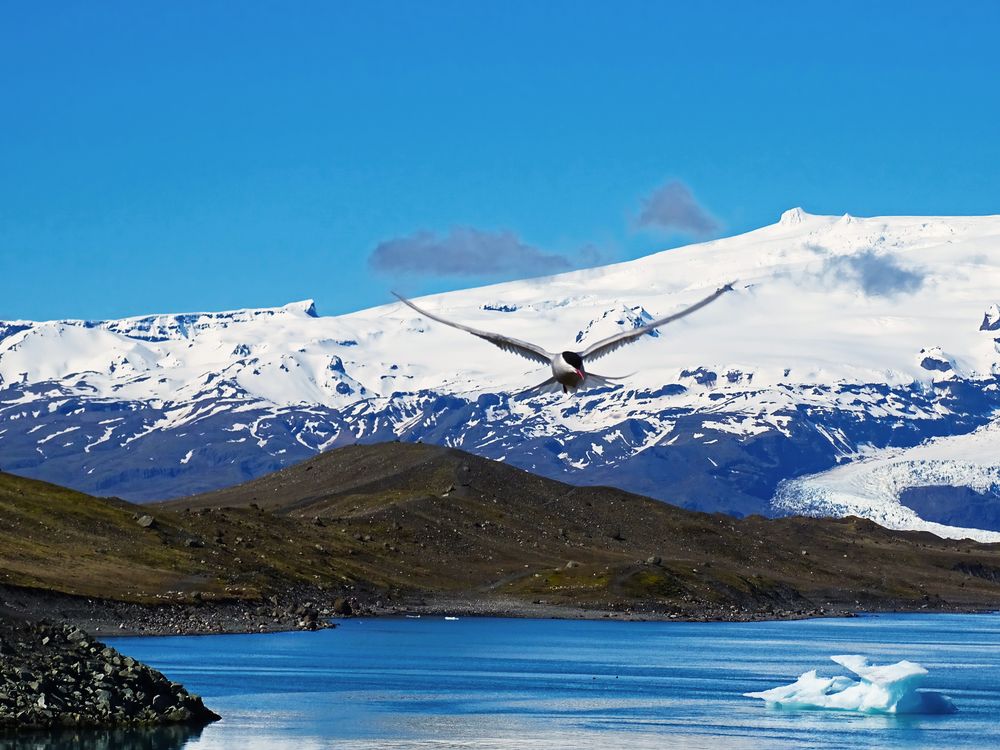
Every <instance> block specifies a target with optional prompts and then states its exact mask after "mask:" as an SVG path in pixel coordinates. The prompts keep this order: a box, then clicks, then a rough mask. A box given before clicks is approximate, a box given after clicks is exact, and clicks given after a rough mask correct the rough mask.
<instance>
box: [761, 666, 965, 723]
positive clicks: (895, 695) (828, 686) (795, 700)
mask: <svg viewBox="0 0 1000 750" xmlns="http://www.w3.org/2000/svg"><path fill="white" fill-rule="evenodd" d="M830 658H831V659H833V661H835V662H836V663H837V664H839V665H841V666H842V667H845V668H846V669H848V670H849V671H851V672H853V673H854V674H856V675H857V676H858V677H860V678H861V679H860V680H855V679H852V678H850V677H843V676H840V677H820V676H818V675H817V674H816V670H815V669H812V670H810V671H808V672H806V673H805V674H803V675H802V676H801V677H799V679H797V680H796V681H795V682H793V683H792V684H791V685H782V686H781V687H776V688H771V689H770V690H764V691H762V692H759V693H744V694H743V695H745V696H746V697H747V698H761V699H763V700H764V701H766V702H767V704H768V705H769V706H776V707H780V708H806V709H830V710H834V711H859V712H862V713H868V714H950V713H954V712H955V711H956V710H957V709H956V708H955V704H954V703H952V702H951V699H950V698H948V697H947V696H945V695H942V694H941V693H935V692H933V691H929V690H918V689H917V688H918V687H919V686H920V685H921V683H923V681H924V677H926V676H927V670H926V669H924V668H923V667H922V666H920V665H919V664H917V663H915V662H912V661H900V662H896V663H895V664H886V665H884V666H875V665H873V664H870V663H869V662H868V659H867V658H866V657H864V656H831V657H830Z"/></svg>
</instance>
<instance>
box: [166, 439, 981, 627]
mask: <svg viewBox="0 0 1000 750" xmlns="http://www.w3.org/2000/svg"><path fill="white" fill-rule="evenodd" d="M254 506H255V507H259V508H260V509H261V512H262V514H263V515H265V516H267V517H273V518H274V519H276V520H277V519H284V520H285V522H288V521H297V522H299V524H300V529H302V530H304V531H303V533H302V534H301V537H300V542H301V546H300V549H301V548H304V547H306V545H318V546H319V547H321V548H322V549H323V550H324V553H323V554H324V555H325V558H326V560H327V563H328V565H329V574H331V575H340V576H341V580H344V581H347V580H348V579H350V580H354V581H361V580H364V581H367V582H370V583H372V584H374V585H376V586H377V587H379V588H380V589H383V590H385V591H389V592H395V594H396V595H397V596H399V595H402V596H404V597H407V596H409V597H411V598H412V597H413V596H415V595H419V594H422V593H438V594H451V595H462V596H467V597H479V598H481V599H483V600H487V599H490V598H493V597H500V596H506V597H509V598H514V599H518V600H524V601H528V602H530V601H538V600H541V601H544V602H547V603H554V604H573V605H581V606H593V607H597V608H609V607H610V608H626V607H627V608H633V609H640V610H646V611H657V612H666V611H677V612H680V613H681V614H684V613H685V612H690V611H696V610H697V611H706V610H708V611H716V610H719V609H729V608H733V607H735V608H737V609H740V610H742V609H743V608H746V609H748V610H753V611H756V612H765V613H766V612H769V611H788V610H793V611H804V610H808V609H811V608H818V607H831V606H832V607H847V608H852V609H858V608H873V609H889V608H919V607H924V606H927V607H933V608H937V607H995V606H997V605H998V604H1000V545H992V546H991V545H981V544H976V543H974V542H971V541H961V542H956V541H947V540H942V539H939V538H937V537H934V536H932V535H930V534H926V533H919V532H890V531H887V530H885V529H883V528H881V527H879V526H877V525H875V524H874V523H871V522H869V521H864V520H861V519H856V518H850V519H843V520H818V519H805V518H789V519H778V520H766V519H763V518H760V517H750V518H747V519H742V520H736V519H733V518H731V517H728V516H723V515H707V514H702V513H696V512H691V511H686V510H683V509H680V508H677V507H673V506H670V505H667V504H664V503H661V502H658V501H654V500H650V499H648V498H644V497H640V496H636V495H632V494H629V493H627V492H623V491H620V490H615V489H608V488H600V487H573V486H569V485H566V484H562V483H560V482H556V481H553V480H549V479H543V478H541V477H538V476H535V475H532V474H529V473H527V472H524V471H521V470H519V469H514V468H512V467H509V466H506V465H504V464H503V463H498V462H494V461H489V460H485V459H481V458H477V457H475V456H471V455H469V454H466V453H463V452H461V451H457V450H451V449H445V448H440V447H436V446H429V445H414V444H404V443H383V444H380V445H371V446H350V447H345V448H341V449H339V450H335V451H332V452H330V453H327V454H323V455H320V456H317V457H315V458H313V459H310V460H308V461H306V462H304V463H301V464H298V465H297V466H294V467H291V468H288V469H285V470H283V471H280V472H277V473H275V474H271V475H269V476H267V477H263V478H261V479H257V480H254V481H252V482H248V483H246V484H243V485H240V486H238V487H233V488H230V489H226V490H222V491H218V492H214V493H209V494H205V495H199V496H194V497H190V498H186V499H181V500H176V501H171V502H168V503H164V504H161V505H160V506H158V507H159V509H160V511H161V512H163V511H172V512H175V513H176V512H178V511H182V510H185V509H190V510H193V511H195V514H189V515H199V514H200V517H211V516H213V515H215V514H222V515H225V514H233V513H237V512H240V511H241V509H242V511H243V512H245V511H246V510H247V509H250V508H252V507H254ZM227 509H228V510H227ZM315 540H319V541H315ZM323 577H324V578H325V577H326V575H324V576H323Z"/></svg>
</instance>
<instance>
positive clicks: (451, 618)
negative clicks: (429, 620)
mask: <svg viewBox="0 0 1000 750" xmlns="http://www.w3.org/2000/svg"><path fill="white" fill-rule="evenodd" d="M444 619H446V620H457V619H458V618H457V617H445V618H444Z"/></svg>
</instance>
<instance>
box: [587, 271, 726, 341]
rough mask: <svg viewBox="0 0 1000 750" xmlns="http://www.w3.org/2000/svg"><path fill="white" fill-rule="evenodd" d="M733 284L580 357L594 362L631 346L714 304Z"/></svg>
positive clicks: (617, 335)
mask: <svg viewBox="0 0 1000 750" xmlns="http://www.w3.org/2000/svg"><path fill="white" fill-rule="evenodd" d="M733 283H735V282H731V283H729V284H726V285H725V286H722V287H719V288H718V289H716V290H715V291H714V292H712V293H711V294H710V295H708V296H707V297H705V299H703V300H701V301H700V302H695V303H694V304H693V305H691V307H687V308H685V309H683V310H681V311H680V312H676V313H674V314H673V315H668V316H667V317H665V318H660V319H659V320H654V321H653V322H652V323H647V324H646V325H644V326H642V327H640V328H633V329H632V330H631V331H622V332H621V333H616V334H615V335H614V336H608V337H607V338H606V339H601V340H600V341H597V342H595V343H593V344H591V345H590V346H588V347H587V348H586V349H585V350H584V351H582V352H580V356H581V357H583V359H584V360H595V359H599V358H601V357H603V356H604V355H605V354H610V353H611V352H613V351H614V350H615V349H618V348H620V347H623V346H625V345H626V344H631V343H632V342H633V341H635V340H636V339H638V338H639V337H640V336H643V335H645V334H647V333H649V332H650V331H652V330H653V329H654V328H659V327H660V326H663V325H666V324H667V323H672V322H673V321H675V320H680V319H681V318H683V317H685V316H687V315H690V314H691V313H693V312H695V311H696V310H700V309H701V308H703V307H705V306H706V305H710V304H711V303H713V302H715V300H717V299H718V298H719V297H721V296H722V295H723V294H725V293H726V292H731V291H733Z"/></svg>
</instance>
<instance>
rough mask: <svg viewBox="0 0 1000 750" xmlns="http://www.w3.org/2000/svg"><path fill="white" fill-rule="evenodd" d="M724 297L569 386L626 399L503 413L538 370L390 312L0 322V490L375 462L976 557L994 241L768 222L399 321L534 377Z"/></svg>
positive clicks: (986, 455) (527, 403)
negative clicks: (859, 521)
mask: <svg viewBox="0 0 1000 750" xmlns="http://www.w3.org/2000/svg"><path fill="white" fill-rule="evenodd" d="M733 279H737V280H738V282H737V284H736V285H735V289H736V291H735V293H732V294H727V295H725V296H723V297H722V298H721V299H720V300H719V301H718V302H716V303H715V304H713V305H711V306H709V307H708V308H706V309H704V310H702V311H700V312H699V313H697V314H696V315H693V316H691V317H690V318H687V319H685V320H682V321H680V322H678V323H676V324H674V325H671V326H668V327H666V328H663V329H661V330H660V331H659V332H658V333H656V334H651V335H649V336H648V338H647V339H646V340H643V341H640V342H638V343H636V344H634V345H632V346H630V347H627V348H625V349H622V350H620V351H618V352H615V353H614V354H613V355H611V356H609V357H607V358H606V359H602V360H600V361H598V362H596V363H594V366H593V369H594V370H596V371H597V372H598V373H600V374H609V375H621V374H625V373H629V372H633V371H635V372H636V374H635V375H634V376H632V377H631V378H629V379H628V380H626V381H624V383H623V384H621V385H616V386H615V387H613V388H606V389H598V390H591V391H586V392H582V393H580V394H579V395H577V396H575V397H570V396H563V395H562V394H559V395H551V394H550V395H538V396H533V397H532V396H516V397H512V396H510V394H511V393H516V392H517V391H518V390H520V389H523V388H525V387H527V386H529V385H533V384H534V383H537V382H539V381H541V380H542V379H544V378H545V377H547V373H546V370H545V369H544V368H540V367H535V366H533V365H532V364H531V363H528V362H526V361H524V360H520V359H517V358H514V357H511V356H510V355H508V354H505V353H503V352H501V351H500V350H498V349H496V348H494V347H492V346H491V345H489V344H488V343H486V342H483V341H480V340H477V339H475V338H472V337H470V336H468V335H467V334H463V333H461V332H459V331H456V330H453V329H450V328H447V327H445V326H442V325H439V324H437V323H433V322H431V321H428V320H426V319H423V318H421V317H420V316H419V315H417V314H416V313H414V312H413V311H411V310H409V309H408V308H406V307H404V306H403V305H401V304H398V303H394V304H390V305H385V306H383V307H377V308H373V309H370V310H364V311H361V312H358V313H353V314H350V315H343V316H337V317H322V316H318V315H317V313H316V310H315V308H314V306H313V304H312V303H311V302H300V303H295V304H291V305H287V306H285V307H281V308H274V309H263V310H240V311H236V312H224V313H200V314H185V315H151V316H144V317H137V318H127V319H123V320H114V321H53V322H44V323H37V322H29V321H9V322H0V466H2V467H3V468H4V469H8V470H12V471H17V472H19V473H22V474H26V475H31V476H35V477H40V478H44V479H49V480H52V481H56V482H60V483H64V484H68V485H71V486H74V487H78V488H80V489H84V490H87V491H91V492H98V493H103V494H116V495H121V496H123V497H127V498H130V499H151V498H162V497H167V496H176V495H181V494H186V493H189V492H194V491H200V490H205V489H209V488H214V487H219V486H223V485H226V484H231V483H235V482H238V481H242V480H244V479H246V478H248V477H252V476H256V475H259V474H261V473H264V472H266V471H270V470H272V469H275V468H278V467H280V466H283V465H286V464H288V463H290V462H293V461H297V460H300V459H302V458H305V457H307V456H309V455H311V454H312V453H314V452H316V451H321V450H324V449H327V448H330V447H333V446H335V445H339V444H343V443H347V442H352V441H376V440H389V439H396V438H398V439H402V440H411V441H412V440H424V441H432V442H436V443H442V444H448V445H454V446H458V447H462V448H464V449H466V450H469V451H472V452H475V453H479V454H481V455H484V456H488V457H491V458H497V459H501V460H506V461H509V462H511V463H512V464H516V465H518V466H522V467H524V468H528V469H531V470H534V471H537V472H539V473H542V474H546V475H548V476H553V477H557V478H562V479H567V480H569V481H574V482H578V483H605V484H614V485H618V486H621V487H625V488H627V489H631V490H634V491H638V492H642V493H644V494H649V495H653V496H656V497H660V498H663V499H665V500H669V501H671V502H675V503H678V504H681V505H685V506H688V507H694V508H699V509H705V510H724V511H728V512H734V513H740V514H745V513H752V512H759V513H767V514H774V513H786V512H820V513H841V512H852V513H858V514H863V515H868V516H871V517H872V518H875V519H876V520H878V521H879V522H881V523H886V524H889V525H896V526H906V527H914V528H930V529H932V530H934V531H936V532H937V533H941V534H949V535H957V536H964V535H967V534H969V533H970V532H967V531H965V530H964V528H967V527H982V528H984V529H992V530H994V531H1000V524H997V523H996V521H997V515H1000V514H996V513H995V511H994V510H993V509H995V508H996V507H998V505H1000V498H998V495H1000V492H998V484H997V467H998V466H1000V458H997V459H993V458H992V456H995V455H1000V453H998V452H997V451H992V452H991V451H990V450H988V449H984V450H983V451H982V453H981V454H977V455H978V456H979V457H978V458H977V459H975V460H974V461H969V460H968V458H967V455H966V454H967V447H966V446H968V445H972V444H973V443H975V444H976V445H980V444H982V445H985V444H986V443H987V442H989V441H990V440H992V441H994V444H996V445H997V446H998V447H1000V439H998V438H997V437H996V436H997V435H998V434H1000V427H993V426H990V425H991V423H992V422H993V420H994V413H995V411H996V410H997V408H998V406H1000V387H998V386H1000V307H998V303H1000V217H963V218H946V217H884V218H870V219H859V218H855V217H851V216H843V217H830V216H812V215H809V214H807V213H805V212H803V211H802V210H801V209H793V210H791V211H787V212H786V213H785V214H783V215H782V217H781V220H780V221H779V222H778V223H777V224H774V225H771V226H768V227H764V228H762V229H758V230H756V231H753V232H749V233H747V234H743V235H740V236H736V237H731V238H727V239H721V240H716V241H713V242H707V243H702V244H697V245H690V246H687V247H683V248H679V249H675V250H669V251H665V252H662V253H658V254H656V255H652V256H648V257H645V258H641V259H639V260H635V261H630V262H626V263H620V264H617V265H611V266H606V267H602V268H596V269H590V270H585V271H576V272H572V273H566V274H562V275H559V276H553V277H548V278H542V279H531V280H528V281H518V282H511V283H506V284H498V285H495V286H489V287H483V288H478V289H471V290H467V291H460V292H452V293H448V294H441V295H436V296H433V297H428V298H424V299H423V300H422V301H421V304H422V305H424V306H425V307H427V308H429V309H432V310H435V311H438V312H440V313H441V314H442V315H444V316H446V317H449V318H452V319H455V320H460V321H464V322H466V323H468V324H470V325H473V326H476V327H480V328H485V329H492V330H497V331H502V332H504V333H508V334H510V335H513V336H516V337H518V338H522V339H526V340H529V341H533V342H535V343H538V344H540V345H542V346H544V347H546V348H547V349H550V350H553V351H559V350H562V349H581V348H583V347H585V346H586V345H587V344H588V343H590V342H592V341H595V340H597V339H599V338H601V337H604V336H607V335H609V334H610V333H612V332H615V331H618V330H621V329H622V328H627V327H635V326H639V325H642V324H643V323H644V322H645V321H648V320H650V319H651V318H653V317H659V316H661V315H665V314H668V313H670V312H671V311H673V310H677V309H680V308H681V307H683V306H686V305H688V304H690V303H692V302H693V301H695V300H697V299H699V298H701V297H703V296H705V295H706V294H708V293H709V292H711V291H712V290H714V289H715V288H717V287H718V286H720V285H721V284H724V283H726V282H729V281H732V280H733ZM945 436H957V437H948V439H947V440H933V441H932V442H931V443H930V444H928V445H927V446H924V447H921V448H915V446H920V445H921V444H922V443H924V441H926V440H928V439H932V438H941V437H945ZM949 441H950V442H949ZM969 441H972V442H969ZM928 462H933V463H934V467H935V468H933V469H930V468H929V466H928ZM852 472H853V473H852ZM945 487H950V488H954V487H964V488H966V489H965V490H962V491H964V492H968V493H971V494H969V495H968V496H965V495H961V494H959V495H955V494H954V493H955V492H959V493H960V491H959V490H955V489H952V490H948V491H949V492H952V494H951V495H947V496H946V494H947V493H946V492H945V489H944V488H945ZM961 498H965V500H967V501H968V502H966V501H965V500H961ZM901 499H902V500H903V501H904V502H905V503H907V505H901V504H900V500H901ZM941 504H944V505H947V506H949V507H952V506H956V507H957V505H963V507H964V505H971V506H974V508H973V510H971V511H969V512H965V511H962V510H961V509H959V510H960V511H961V512H948V513H944V514H943V515H942V514H941V513H937V511H935V508H936V507H937V505H941ZM954 509H955V508H953V510H954ZM976 509H979V510H976ZM977 514H978V515H977ZM949 519H951V520H949ZM955 519H960V520H961V523H957V522H955ZM991 519H992V520H991ZM927 524H931V525H930V526H928V525H927ZM991 524H992V525H991ZM971 533H972V534H973V535H977V536H979V537H981V538H987V537H989V538H993V537H994V536H996V537H997V538H998V539H1000V535H997V534H994V533H993V532H971Z"/></svg>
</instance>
